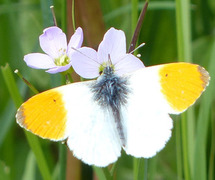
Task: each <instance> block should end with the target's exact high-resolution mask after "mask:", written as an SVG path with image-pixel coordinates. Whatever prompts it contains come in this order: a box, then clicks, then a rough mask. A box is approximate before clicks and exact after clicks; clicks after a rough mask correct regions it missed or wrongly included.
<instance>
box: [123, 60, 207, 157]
mask: <svg viewBox="0 0 215 180" xmlns="http://www.w3.org/2000/svg"><path fill="white" fill-rule="evenodd" d="M127 76H128V79H129V83H130V84H129V88H130V89H131V93H130V94H129V96H128V104H127V106H126V107H124V108H123V115H124V121H125V122H124V124H125V128H126V131H127V132H126V134H127V144H126V146H125V147H124V149H125V151H126V152H127V153H128V154H131V155H133V156H135V157H145V158H148V157H152V156H154V155H155V154H156V153H157V152H158V151H160V150H161V149H162V148H163V147H164V146H165V144H166V142H167V141H168V140H169V138H170V137H171V129H172V120H171V118H170V117H169V114H171V113H173V114H179V113H181V112H183V111H184V110H186V109H187V108H188V107H189V106H190V105H192V104H193V103H194V102H195V100H196V99H197V98H198V97H199V96H200V95H201V93H202V91H204V89H205V87H206V85H207V84H208V81H209V75H208V73H207V72H206V71H205V70H204V69H203V68H201V67H200V66H198V65H193V64H188V63H173V64H166V65H158V66H152V67H147V68H143V69H140V70H138V71H136V72H134V73H131V74H130V75H127Z"/></svg>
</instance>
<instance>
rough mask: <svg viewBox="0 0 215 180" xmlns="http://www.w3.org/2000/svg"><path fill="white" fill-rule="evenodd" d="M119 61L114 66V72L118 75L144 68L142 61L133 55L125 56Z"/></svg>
mask: <svg viewBox="0 0 215 180" xmlns="http://www.w3.org/2000/svg"><path fill="white" fill-rule="evenodd" d="M120 59H121V60H120V61H119V62H118V63H116V64H114V67H115V72H116V74H118V75H122V74H125V73H129V72H133V71H136V70H138V69H140V68H144V67H145V66H144V64H143V63H142V61H141V60H140V59H138V58H137V57H135V56H134V55H133V54H126V55H125V56H124V57H121V58H120Z"/></svg>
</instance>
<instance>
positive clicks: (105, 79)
mask: <svg viewBox="0 0 215 180" xmlns="http://www.w3.org/2000/svg"><path fill="white" fill-rule="evenodd" d="M92 92H93V93H94V100H95V101H96V102H97V103H98V104H99V105H100V106H102V107H103V108H108V109H110V111H112V113H113V117H114V119H115V123H116V125H117V131H118V133H119V136H120V139H121V142H122V145H125V142H126V137H125V134H124V132H123V127H122V116H121V107H122V105H125V104H126V103H127V96H128V93H129V89H128V80H127V78H124V77H119V76H117V75H116V74H114V72H113V68H112V67H110V66H107V67H105V69H104V71H103V74H102V75H101V76H100V77H99V78H98V79H97V81H96V83H95V84H94V85H93V86H92Z"/></svg>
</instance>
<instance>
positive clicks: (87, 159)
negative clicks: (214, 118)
mask: <svg viewBox="0 0 215 180" xmlns="http://www.w3.org/2000/svg"><path fill="white" fill-rule="evenodd" d="M209 79H210V77H209V74H208V72H207V71H206V70H205V69H204V68H203V67H201V66H199V65H196V64H190V63H182V62H181V63H169V64H162V65H155V66H150V67H145V68H140V69H138V70H136V71H134V72H131V73H125V74H123V75H117V74H115V73H114V69H113V68H112V67H111V65H107V66H106V67H104V70H103V73H102V74H101V75H100V76H99V77H98V79H97V80H90V81H84V82H77V83H71V84H68V85H64V86H60V87H57V88H54V89H50V90H47V91H45V92H42V93H40V94H37V95H35V96H33V97H32V98H30V99H29V100H27V101H26V102H24V103H23V104H22V105H21V106H20V108H19V109H18V111H17V114H16V120H17V123H18V124H19V125H20V126H21V127H23V128H25V129H26V130H28V131H30V132H32V133H34V134H36V135H38V136H40V137H42V138H45V139H50V140H53V141H66V143H67V145H68V147H69V149H70V150H71V151H72V152H73V155H74V156H75V157H77V158H78V159H80V160H82V161H83V162H84V163H86V164H89V165H95V166H99V167H105V166H107V165H109V164H111V163H113V162H115V161H117V159H118V158H119V157H120V155H121V150H122V149H123V150H124V151H125V152H126V153H127V154H129V155H132V156H134V157H138V158H139V157H144V158H150V157H152V156H154V155H156V153H157V152H159V151H160V150H161V149H163V148H164V146H165V144H166V143H167V141H168V140H169V139H170V137H171V129H172V127H173V124H172V119H171V117H170V115H169V114H180V113H182V112H184V111H185V110H186V109H187V108H188V107H189V106H191V105H192V104H194V102H195V101H196V100H197V99H198V98H199V96H200V95H201V94H202V92H203V91H204V90H205V88H206V86H207V85H208V84H209Z"/></svg>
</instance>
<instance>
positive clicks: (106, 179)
mask: <svg viewBox="0 0 215 180" xmlns="http://www.w3.org/2000/svg"><path fill="white" fill-rule="evenodd" d="M93 171H94V172H95V173H96V176H97V177H98V179H99V180H112V179H113V177H112V176H111V174H110V172H109V170H108V168H107V167H106V168H100V167H96V166H93Z"/></svg>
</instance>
